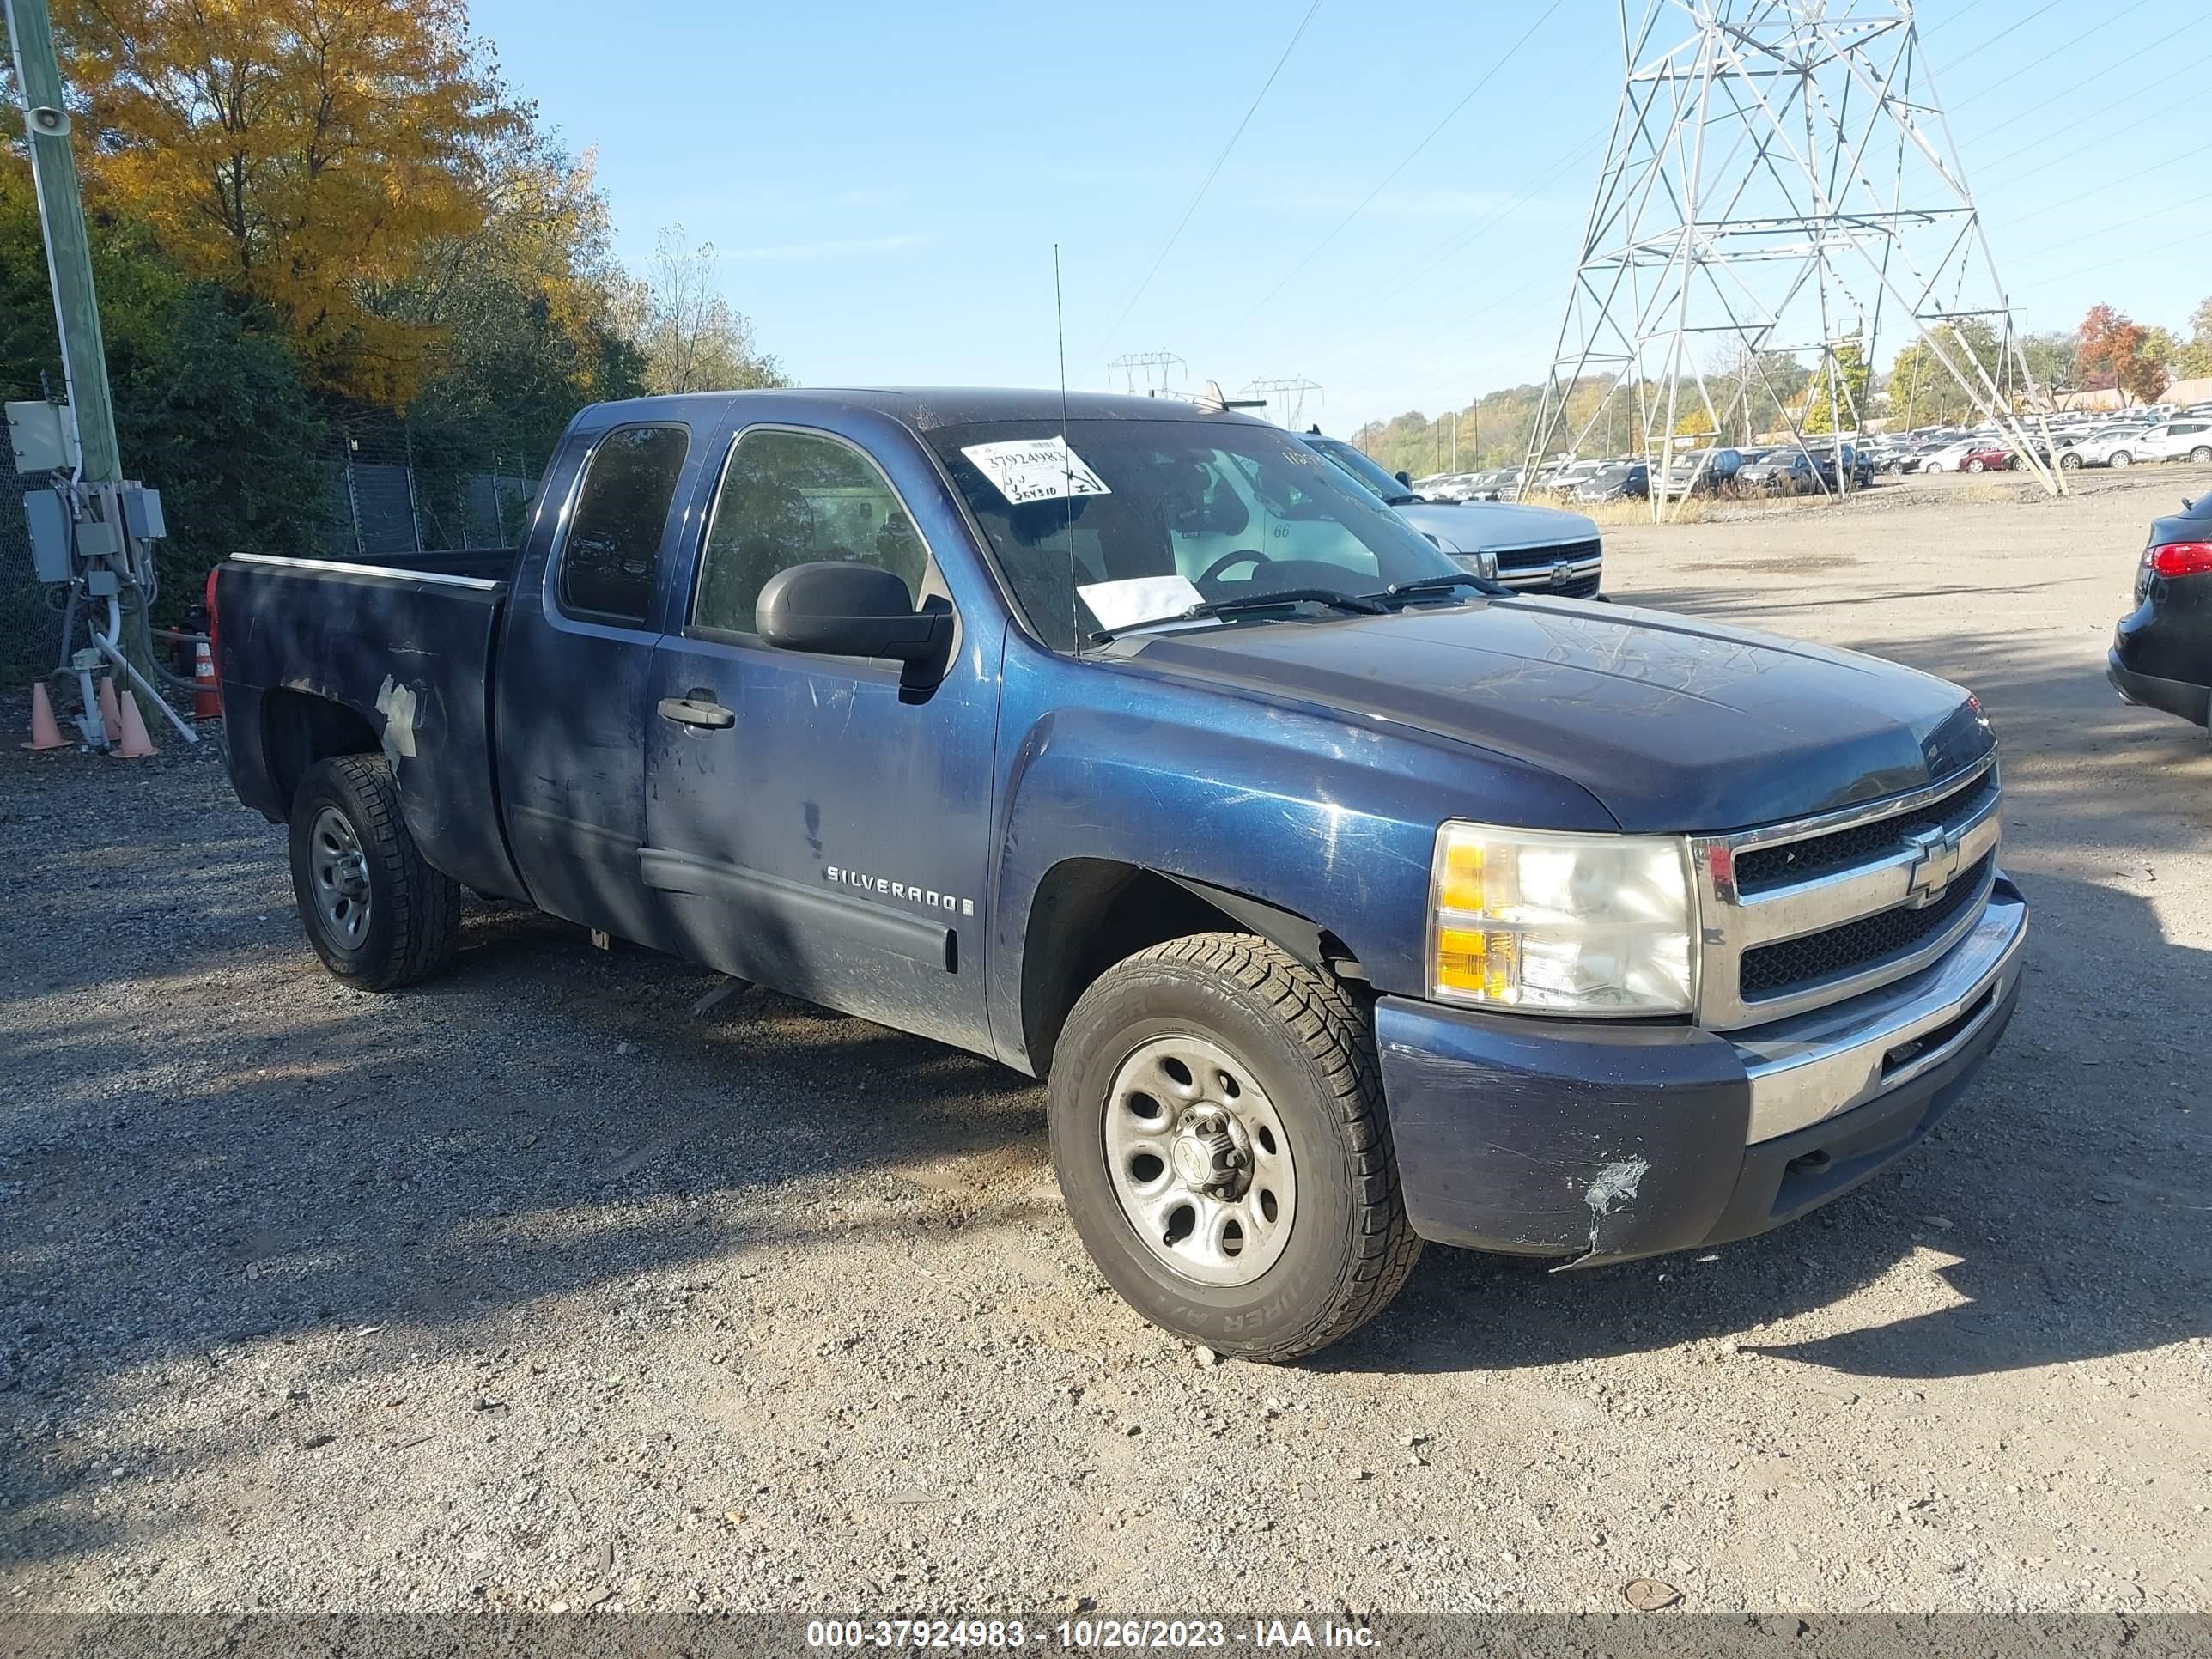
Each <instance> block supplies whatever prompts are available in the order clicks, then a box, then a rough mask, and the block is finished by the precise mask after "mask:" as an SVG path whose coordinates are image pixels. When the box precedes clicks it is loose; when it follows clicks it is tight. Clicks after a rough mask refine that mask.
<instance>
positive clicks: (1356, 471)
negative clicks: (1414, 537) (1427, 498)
mask: <svg viewBox="0 0 2212 1659" xmlns="http://www.w3.org/2000/svg"><path fill="white" fill-rule="evenodd" d="M1299 441H1300V442H1301V443H1303V444H1304V445H1305V447H1307V448H1309V449H1314V450H1318V451H1320V452H1321V453H1322V454H1324V455H1326V456H1328V459H1330V460H1332V461H1334V462H1335V463H1336V464H1337V465H1339V466H1340V467H1342V468H1343V469H1344V470H1345V471H1346V472H1349V473H1350V474H1351V475H1352V477H1354V478H1356V479H1358V481H1359V482H1360V483H1363V484H1364V485H1366V487H1367V488H1368V489H1371V490H1373V491H1374V492H1375V493H1376V495H1380V496H1381V497H1382V498H1383V500H1384V501H1411V500H1412V499H1413V497H1412V495H1410V494H1408V493H1407V489H1406V486H1405V485H1403V484H1401V483H1399V482H1398V481H1397V479H1395V478H1394V477H1391V476H1390V474H1389V473H1388V472H1386V471H1383V464H1382V463H1381V462H1380V461H1378V460H1376V459H1373V458H1372V457H1371V456H1370V455H1368V454H1367V453H1365V452H1364V451H1362V450H1361V449H1359V448H1358V447H1356V446H1355V445H1352V444H1348V443H1346V442H1345V441H1344V440H1343V439H1341V438H1317V437H1313V436H1311V435H1309V436H1307V437H1304V438H1302V439H1300V440H1299Z"/></svg>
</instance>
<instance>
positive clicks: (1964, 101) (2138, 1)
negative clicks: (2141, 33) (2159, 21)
mask: <svg viewBox="0 0 2212 1659" xmlns="http://www.w3.org/2000/svg"><path fill="white" fill-rule="evenodd" d="M2149 3H2150V0H2135V3H2134V4H2133V5H2131V6H2128V7H2125V8H2124V9H2121V10H2119V11H2116V12H2114V13H2113V14H2112V15H2111V16H2109V17H2107V18H2106V19H2105V20H2104V27H2106V28H2110V27H2112V25H2113V24H2115V23H2117V22H2118V21H2120V19H2122V18H2123V17H2127V16H2130V15H2133V14H2135V13H2136V12H2139V11H2141V10H2142V9H2143V8H2144V7H2145V6H2147V5H2148V4H2149ZM2191 27H2195V26H2194V25H2193V24H2188V23H2185V24H2183V25H2182V28H2191ZM2173 33H2175V34H2179V33H2181V29H2176V30H2175V31H2174V32H2173ZM2166 38H2167V39H2169V40H2171V39H2172V36H2171V35H2169V36H2167V37H2166ZM2080 44H2081V43H2080V42H2079V41H2076V40H2068V41H2067V42H2066V44H2065V45H2064V46H2057V47H2054V48H2052V49H2051V51H2049V52H2045V53H2044V54H2043V56H2042V57H2040V58H2037V59H2036V60H2035V61H2034V62H2033V63H2032V64H2021V66H2020V67H2019V68H2018V69H2016V70H2013V72H2012V73H2011V74H2010V75H2008V76H2006V77H2005V78H2004V79H2003V80H2002V81H1999V82H1996V83H1995V84H1994V85H1991V86H1986V87H1984V88H1982V89H1981V90H1980V91H1979V92H1978V93H1976V94H1974V95H1973V96H1972V97H1971V98H1961V99H1960V100H1959V101H1958V102H1957V103H1955V104H1954V105H1952V106H1951V113H1952V114H1954V115H1956V114H1957V113H1958V112H1960V110H1962V109H1964V108H1966V106H1967V105H1969V104H1978V103H1979V102H1981V100H1983V99H1984V98H1986V97H1988V96H1989V95H1990V94H1991V93H1993V92H2002V91H2003V90H2004V89H2005V88H2007V87H2008V86H2010V85H2011V84H2012V83H2013V82H2015V81H2016V80H2018V79H2019V78H2020V77H2021V76H2023V75H2025V74H2027V72H2028V70H2032V69H2040V68H2042V67H2043V65H2044V64H2047V63H2049V62H2050V61H2051V59H2052V58H2057V57H2058V56H2060V55H2061V54H2062V53H2065V52H2072V51H2074V50H2075V48H2076V47H2077V46H2079V45H2080Z"/></svg>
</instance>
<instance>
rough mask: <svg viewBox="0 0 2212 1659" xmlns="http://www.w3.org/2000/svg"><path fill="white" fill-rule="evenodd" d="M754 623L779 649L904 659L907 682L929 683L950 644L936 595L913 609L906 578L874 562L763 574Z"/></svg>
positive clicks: (945, 609)
mask: <svg viewBox="0 0 2212 1659" xmlns="http://www.w3.org/2000/svg"><path fill="white" fill-rule="evenodd" d="M753 626H754V629H755V630H756V631H757V633H758V634H759V635H760V636H761V639H762V641H763V642H764V643H766V644H769V645H772V646H774V647H775V648H776V649H777V650H779V651H801V652H805V653H808V654H810V655H813V656H820V657H872V658H875V659H878V660H882V661H888V662H897V663H903V664H905V665H906V673H905V674H904V675H902V677H901V678H902V683H903V684H908V685H927V684H933V683H934V682H935V681H936V680H937V679H938V678H939V677H941V676H942V674H943V673H944V671H945V663H946V660H947V659H948V658H949V657H950V655H951V649H952V630H953V616H952V611H951V607H950V606H949V605H945V602H944V601H943V600H942V599H932V600H930V601H928V602H927V605H925V607H924V608H923V609H921V610H920V611H917V610H915V607H914V597H913V595H912V594H910V593H908V592H907V586H906V583H905V582H903V581H902V580H900V579H899V578H898V577H896V576H895V575H893V574H891V573H890V571H888V570H885V569H884V568H881V567H880V566H877V565H872V564H843V563H837V562H822V563H817V564H797V565H793V566H792V567H791V568H790V569H788V570H779V571H778V572H776V574H775V575H773V576H771V577H769V580H768V583H767V586H763V588H762V589H761V592H760V600H759V603H758V604H757V605H755V607H754V612H753Z"/></svg>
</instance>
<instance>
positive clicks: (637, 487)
mask: <svg viewBox="0 0 2212 1659" xmlns="http://www.w3.org/2000/svg"><path fill="white" fill-rule="evenodd" d="M690 446H691V435H690V431H689V430H688V429H687V428H684V427H680V426H625V427H617V428H616V429H615V430H613V431H612V432H610V433H608V434H607V435H606V436H605V437H604V438H602V439H600V440H599V444H598V446H597V447H594V448H593V449H592V457H591V459H590V460H589V461H587V462H586V463H585V467H584V483H583V488H582V489H580V490H579V491H578V492H577V495H576V510H575V513H574V516H573V517H572V518H571V519H570V520H569V522H568V538H567V540H566V541H565V542H564V543H563V544H562V550H561V573H560V581H559V586H558V588H557V590H556V591H557V592H559V594H560V599H561V608H562V610H563V611H568V612H570V613H571V614H580V615H584V616H589V617H597V618H601V619H604V620H606V621H609V622H619V623H643V622H644V621H645V617H646V613H647V611H649V610H650V609H651V608H652V605H653V576H654V574H655V573H656V572H657V570H658V569H659V562H660V539H661V532H663V531H664V530H665V528H666V527H667V524H668V505H669V503H670V502H671V501H673V500H674V499H675V496H676V480H677V477H678V474H679V473H681V472H682V471H684V454H685V453H686V452H687V451H688V450H689V449H690Z"/></svg>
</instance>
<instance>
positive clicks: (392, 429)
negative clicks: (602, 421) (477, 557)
mask: <svg viewBox="0 0 2212 1659" xmlns="http://www.w3.org/2000/svg"><path fill="white" fill-rule="evenodd" d="M542 467H543V458H542V457H537V456H532V455H528V454H526V453H522V452H520V450H519V449H518V450H508V449H505V448H502V447H492V448H490V449H489V451H487V452H485V453H483V456H482V457H481V458H480V460H479V464H477V465H461V466H456V465H453V463H452V461H451V459H450V458H449V457H448V456H447V453H445V452H444V451H443V449H442V448H441V447H440V446H438V445H436V444H435V443H429V442H424V441H419V440H418V439H417V438H416V435H415V434H414V433H413V432H412V431H411V430H410V429H409V428H407V427H405V426H403V425H393V426H371V427H367V428H362V427H360V426H354V427H349V428H343V429H339V430H335V431H333V432H332V434H331V437H330V439H329V441H328V442H327V443H326V445H325V450H324V456H323V471H324V475H325V478H326V480H327V487H328V489H329V491H330V502H331V511H330V517H329V524H330V528H329V531H328V532H327V545H326V546H325V549H324V552H325V555H326V556H328V557H331V558H334V559H363V558H368V559H373V558H375V557H376V556H379V555H380V554H389V553H432V552H444V551H447V550H454V549H460V548H470V547H513V545H514V544H516V543H517V542H519V541H520V540H521V538H522V522H523V520H524V518H525V517H526V515H527V513H529V510H530V500H531V497H532V495H534V494H536V492H537V489H538V473H539V471H541V470H542Z"/></svg>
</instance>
